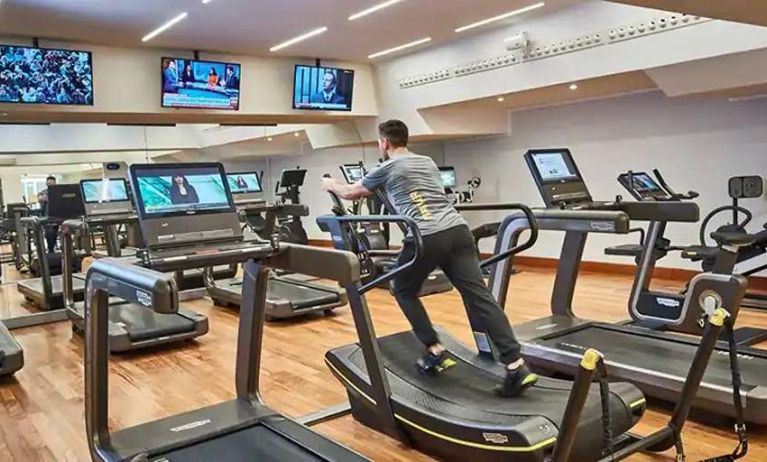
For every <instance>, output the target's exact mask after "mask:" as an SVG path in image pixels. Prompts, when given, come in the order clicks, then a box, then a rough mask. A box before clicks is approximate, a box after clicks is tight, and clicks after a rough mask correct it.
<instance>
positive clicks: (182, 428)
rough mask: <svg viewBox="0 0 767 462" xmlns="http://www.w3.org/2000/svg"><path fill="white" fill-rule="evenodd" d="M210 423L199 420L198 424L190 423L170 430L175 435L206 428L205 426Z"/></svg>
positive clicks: (206, 420)
mask: <svg viewBox="0 0 767 462" xmlns="http://www.w3.org/2000/svg"><path fill="white" fill-rule="evenodd" d="M210 422H211V420H210V419H205V420H198V421H196V422H190V423H188V424H186V425H180V426H178V427H173V428H171V429H170V431H172V432H175V433H178V432H184V431H187V430H191V429H193V428H199V427H204V426H205V425H208V424H209V423H210Z"/></svg>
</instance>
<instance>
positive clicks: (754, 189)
mask: <svg viewBox="0 0 767 462" xmlns="http://www.w3.org/2000/svg"><path fill="white" fill-rule="evenodd" d="M727 189H728V193H729V196H730V198H731V199H732V204H731V205H725V206H721V207H717V208H715V209H714V210H712V211H711V212H709V214H708V215H706V217H705V218H704V219H703V221H702V222H701V225H700V233H699V235H700V236H699V238H700V244H699V245H696V246H689V247H688V248H687V249H685V250H684V251H683V252H682V257H683V258H687V259H689V260H691V261H694V262H700V263H701V266H702V268H703V271H717V269H718V268H719V267H720V264H719V263H718V261H717V255H718V254H719V249H720V248H722V247H724V246H727V242H726V240H723V239H722V238H723V237H733V236H734V237H737V236H738V235H742V236H741V237H742V238H744V239H748V238H749V237H750V238H751V242H750V243H749V244H748V245H746V246H742V247H741V248H740V249H739V251H738V253H737V258H735V261H734V263H733V264H738V263H743V262H746V261H749V260H752V259H755V258H759V257H762V256H763V255H765V254H767V223H765V224H764V226H763V229H762V230H760V231H758V232H756V233H753V234H750V233H749V232H748V230H747V229H746V226H748V225H749V224H750V223H751V221H752V220H753V214H752V213H751V211H750V210H749V209H747V208H745V207H743V206H741V205H740V202H739V201H740V200H741V199H756V198H761V197H762V196H763V194H764V180H763V178H762V177H761V176H736V177H732V178H730V180H729V181H728V188H727ZM727 212H732V221H731V222H730V223H727V224H725V225H723V226H720V227H719V228H717V229H716V230H715V232H713V233H712V232H710V229H709V225H710V224H711V222H712V221H713V219H714V218H715V217H716V216H717V215H720V214H724V213H727ZM741 216H742V217H743V218H742V219H741ZM707 236H710V237H711V238H712V239H713V240H714V243H713V244H715V245H712V244H711V243H710V241H708V239H707ZM726 263H727V264H728V265H729V264H730V263H731V262H726ZM765 270H767V264H762V265H759V266H757V267H754V268H751V269H749V270H748V271H744V272H743V273H742V274H743V275H744V276H746V277H750V276H753V275H756V274H758V273H760V272H763V271H765ZM743 306H744V307H746V308H753V309H760V310H767V295H765V294H759V293H753V292H750V293H747V294H746V298H745V299H744V300H743Z"/></svg>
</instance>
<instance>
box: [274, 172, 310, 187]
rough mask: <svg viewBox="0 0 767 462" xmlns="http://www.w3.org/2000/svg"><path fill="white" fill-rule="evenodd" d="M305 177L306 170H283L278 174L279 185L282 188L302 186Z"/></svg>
mask: <svg viewBox="0 0 767 462" xmlns="http://www.w3.org/2000/svg"><path fill="white" fill-rule="evenodd" d="M305 178H306V170H303V169H300V168H299V169H295V170H283V171H282V175H280V186H282V187H283V188H289V187H291V186H303V185H304V179H305Z"/></svg>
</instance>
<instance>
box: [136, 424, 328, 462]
mask: <svg viewBox="0 0 767 462" xmlns="http://www.w3.org/2000/svg"><path fill="white" fill-rule="evenodd" d="M150 460H151V461H152V462H221V461H226V462H253V461H259V462H286V461H320V460H324V459H322V458H320V457H318V456H316V455H314V454H313V453H311V452H309V451H307V450H305V449H304V448H302V447H301V446H300V445H299V444H296V443H294V442H292V441H291V440H289V439H287V438H285V437H283V436H281V435H280V434H279V433H277V432H274V431H272V430H270V429H269V428H267V427H264V426H262V425H256V426H253V427H249V428H246V429H244V430H240V431H238V432H235V433H228V434H226V435H224V436H220V437H218V438H215V439H211V440H207V441H204V442H203V443H198V444H195V445H192V446H187V447H185V448H183V449H179V450H177V451H173V452H170V453H168V454H164V455H162V456H157V457H154V458H151V459H150Z"/></svg>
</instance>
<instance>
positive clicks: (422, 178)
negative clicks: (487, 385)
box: [322, 120, 538, 397]
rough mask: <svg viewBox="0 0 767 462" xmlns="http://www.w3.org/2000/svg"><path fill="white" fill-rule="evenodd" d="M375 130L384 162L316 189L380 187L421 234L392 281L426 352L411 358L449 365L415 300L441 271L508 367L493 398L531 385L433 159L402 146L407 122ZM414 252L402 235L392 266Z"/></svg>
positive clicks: (435, 367) (440, 367)
mask: <svg viewBox="0 0 767 462" xmlns="http://www.w3.org/2000/svg"><path fill="white" fill-rule="evenodd" d="M378 130H379V135H380V136H379V139H378V146H379V149H380V150H381V153H382V154H383V156H384V162H383V163H382V164H381V165H379V166H377V167H376V168H374V169H372V170H371V171H370V172H368V173H367V174H366V175H365V176H364V177H363V178H362V179H361V180H360V181H358V182H356V183H354V184H346V183H342V182H340V181H338V180H334V179H331V178H323V180H322V189H323V190H325V191H331V192H334V193H336V194H337V195H338V196H340V197H342V198H343V199H346V200H356V199H360V198H362V197H366V196H369V195H371V194H373V192H374V191H375V190H376V189H379V188H382V189H383V190H384V191H385V192H386V194H387V195H388V196H389V199H390V200H391V202H392V204H393V205H394V208H395V209H396V210H397V213H398V214H400V215H405V216H407V217H410V218H412V219H413V220H414V221H415V222H416V224H417V226H418V229H419V231H420V232H421V235H422V236H423V245H424V252H423V253H424V255H423V258H421V259H420V260H419V261H418V262H416V264H415V265H413V266H411V267H410V268H409V269H408V270H406V271H403V272H402V273H400V274H399V275H398V276H397V277H396V278H395V279H394V296H395V297H396V299H397V303H398V304H399V306H400V308H401V309H402V311H403V313H404V314H405V316H406V317H407V319H408V321H410V325H411V326H412V328H413V331H414V333H415V335H416V337H418V340H420V341H421V342H422V343H423V344H424V346H425V347H426V352H425V354H424V356H423V357H422V358H421V359H419V360H418V361H417V366H418V368H419V369H420V370H421V372H423V373H426V374H436V373H440V372H442V371H444V370H446V369H448V368H449V367H451V366H453V365H455V360H453V359H452V358H450V356H449V354H448V352H447V351H446V350H445V348H444V347H443V346H442V344H441V343H440V340H439V337H438V335H437V333H436V332H435V331H434V327H433V326H432V323H431V320H430V319H429V315H428V314H427V313H426V310H425V309H424V306H423V304H422V303H421V300H420V299H419V297H418V293H419V291H420V290H421V286H422V285H423V282H424V281H425V280H426V278H427V277H428V275H429V273H431V272H432V271H434V269H435V268H436V267H439V268H441V269H442V271H444V272H445V274H446V275H447V277H448V278H449V279H450V282H452V283H453V285H454V286H455V287H456V289H458V291H459V292H460V294H461V298H462V299H463V303H464V305H465V306H466V309H467V310H468V311H469V312H471V314H472V316H473V317H475V318H476V319H478V320H479V321H480V322H481V323H482V325H483V326H484V327H485V330H486V331H487V334H488V335H489V337H490V340H491V341H492V342H493V344H494V345H495V347H496V349H497V350H498V352H499V353H500V359H501V362H502V363H503V364H505V365H506V378H505V379H504V381H503V384H502V385H501V386H499V387H498V388H496V393H497V394H499V395H501V396H507V397H512V396H517V395H519V394H520V393H522V392H523V391H524V390H525V389H527V388H529V387H531V386H532V385H533V384H535V382H536V381H537V380H538V377H537V376H536V375H535V374H533V373H531V372H530V370H529V369H528V368H527V366H526V365H525V361H524V359H522V357H521V355H520V345H519V343H518V342H517V339H516V338H515V337H514V332H513V331H512V329H511V325H510V324H509V321H508V319H507V318H506V316H505V315H504V313H503V310H502V309H501V308H500V306H498V303H497V302H496V301H495V298H493V295H492V293H491V292H490V290H489V289H488V287H487V285H485V283H484V280H483V279H482V272H481V270H480V268H479V256H478V255H477V250H476V247H475V244H474V238H473V237H472V234H471V231H470V229H469V225H468V223H466V221H465V220H464V219H463V217H462V216H461V215H460V214H459V213H458V212H457V211H456V210H455V208H454V207H453V205H452V204H451V203H450V201H449V200H448V198H447V195H446V194H445V190H444V188H443V187H442V180H441V177H440V174H439V169H438V168H437V165H436V164H435V163H434V161H432V160H431V159H430V158H429V157H426V156H421V155H418V154H414V153H412V152H410V151H409V150H408V149H407V144H408V137H409V133H408V128H407V125H405V123H403V122H401V121H399V120H390V121H388V122H384V123H382V124H381V125H380V126H379V127H378ZM414 252H415V248H414V244H413V241H412V239H411V238H409V237H406V238H405V240H404V242H403V247H402V251H401V252H400V255H399V259H398V265H403V264H405V263H407V262H408V261H410V260H411V259H412V258H413V255H414Z"/></svg>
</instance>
